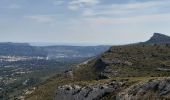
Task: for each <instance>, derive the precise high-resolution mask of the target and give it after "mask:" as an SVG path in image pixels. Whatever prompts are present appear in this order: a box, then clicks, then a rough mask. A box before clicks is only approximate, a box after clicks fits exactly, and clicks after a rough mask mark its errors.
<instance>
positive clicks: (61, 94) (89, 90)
mask: <svg viewBox="0 0 170 100" xmlns="http://www.w3.org/2000/svg"><path fill="white" fill-rule="evenodd" d="M123 84H124V83H123V82H115V81H113V82H110V83H107V84H97V85H89V86H85V87H83V86H79V85H75V84H74V85H64V86H60V87H58V89H57V90H56V96H55V100H99V99H100V98H102V97H103V96H105V95H106V94H108V93H112V92H115V91H118V90H119V89H120V88H121V87H122V85H123Z"/></svg>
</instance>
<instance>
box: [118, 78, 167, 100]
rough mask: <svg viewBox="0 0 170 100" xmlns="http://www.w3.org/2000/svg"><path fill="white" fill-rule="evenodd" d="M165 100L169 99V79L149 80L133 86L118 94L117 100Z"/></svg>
mask: <svg viewBox="0 0 170 100" xmlns="http://www.w3.org/2000/svg"><path fill="white" fill-rule="evenodd" d="M141 98H143V100H149V98H152V100H160V99H161V100H164V99H165V100H166V99H167V98H170V78H163V79H158V80H151V81H148V82H146V83H143V84H138V85H135V86H133V87H131V88H129V89H128V90H127V91H126V92H124V93H121V94H119V96H118V98H117V99H118V100H141Z"/></svg>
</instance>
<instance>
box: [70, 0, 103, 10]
mask: <svg viewBox="0 0 170 100" xmlns="http://www.w3.org/2000/svg"><path fill="white" fill-rule="evenodd" d="M98 3H100V1H99V0H73V1H71V2H69V4H68V8H69V9H70V10H78V9H80V8H85V7H88V6H94V5H97V4H98Z"/></svg>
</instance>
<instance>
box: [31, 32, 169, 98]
mask: <svg viewBox="0 0 170 100" xmlns="http://www.w3.org/2000/svg"><path fill="white" fill-rule="evenodd" d="M164 38H166V41H165V39H164ZM168 38H169V37H168V36H165V35H162V34H158V33H155V34H154V35H153V37H151V39H150V40H148V41H153V40H154V42H148V41H146V42H145V43H138V44H131V45H122V46H113V47H111V48H110V49H109V50H108V51H106V52H105V53H103V54H101V55H100V56H98V57H96V58H94V59H92V60H89V61H87V62H85V63H82V64H79V65H78V66H76V67H75V68H74V69H73V70H71V71H67V72H66V73H65V74H63V75H64V76H63V77H65V78H64V79H66V80H68V79H69V80H70V81H69V82H68V81H62V84H58V83H56V86H55V87H57V89H56V90H55V94H54V97H55V98H53V99H55V100H61V99H62V100H141V97H144V98H143V99H142V100H164V99H170V91H169V85H170V83H169V78H168V77H169V76H170V44H169V43H168V41H169V39H168ZM67 78H68V79H67ZM55 82H56V81H55ZM39 88H41V87H39ZM40 91H43V90H41V89H39V92H40ZM40 93H41V92H40ZM162 98H163V99H162ZM29 100H34V99H29ZM49 100H50V99H49Z"/></svg>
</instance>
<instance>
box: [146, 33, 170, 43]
mask: <svg viewBox="0 0 170 100" xmlns="http://www.w3.org/2000/svg"><path fill="white" fill-rule="evenodd" d="M145 43H147V44H164V43H170V37H169V36H167V35H164V34H161V33H154V35H153V36H152V37H151V38H150V39H149V40H148V41H146V42H145Z"/></svg>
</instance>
